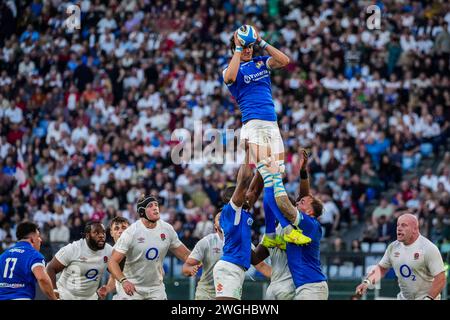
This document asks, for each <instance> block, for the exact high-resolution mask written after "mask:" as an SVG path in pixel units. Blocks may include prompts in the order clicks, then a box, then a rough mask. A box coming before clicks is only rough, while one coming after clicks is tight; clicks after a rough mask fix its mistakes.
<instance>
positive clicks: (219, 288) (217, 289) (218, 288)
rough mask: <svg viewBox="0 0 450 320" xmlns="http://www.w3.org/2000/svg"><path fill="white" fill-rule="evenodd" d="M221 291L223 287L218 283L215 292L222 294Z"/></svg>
mask: <svg viewBox="0 0 450 320" xmlns="http://www.w3.org/2000/svg"><path fill="white" fill-rule="evenodd" d="M222 290H223V285H222V284H221V283H219V284H218V285H217V287H216V291H217V292H222Z"/></svg>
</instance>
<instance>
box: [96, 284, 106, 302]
mask: <svg viewBox="0 0 450 320" xmlns="http://www.w3.org/2000/svg"><path fill="white" fill-rule="evenodd" d="M107 294H108V289H107V288H106V286H105V285H103V286H101V287H100V288H99V289H98V290H97V295H98V297H99V298H100V299H101V300H103V299H105V298H106V295H107Z"/></svg>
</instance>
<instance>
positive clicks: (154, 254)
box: [145, 248, 159, 261]
mask: <svg viewBox="0 0 450 320" xmlns="http://www.w3.org/2000/svg"><path fill="white" fill-rule="evenodd" d="M158 254H159V251H158V249H156V248H150V249H148V250H147V252H146V253H145V257H146V258H147V260H150V261H153V260H155V259H156V258H158Z"/></svg>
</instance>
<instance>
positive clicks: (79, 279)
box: [47, 222, 112, 300]
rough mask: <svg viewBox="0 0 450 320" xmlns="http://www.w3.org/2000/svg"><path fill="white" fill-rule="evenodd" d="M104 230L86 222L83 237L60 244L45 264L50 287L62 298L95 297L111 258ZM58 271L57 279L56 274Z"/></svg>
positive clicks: (110, 250) (97, 223)
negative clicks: (51, 284) (58, 248)
mask: <svg viewBox="0 0 450 320" xmlns="http://www.w3.org/2000/svg"><path fill="white" fill-rule="evenodd" d="M111 253H112V247H111V246H110V245H109V244H107V243H106V230H105V227H104V226H103V225H102V224H101V223H100V222H88V223H87V225H86V227H85V229H84V238H83V239H80V240H78V241H74V242H72V243H70V244H68V245H66V246H65V247H62V248H61V249H60V250H59V251H58V252H57V253H56V255H55V256H54V257H53V259H52V260H51V261H50V263H49V264H48V266H47V272H48V274H49V276H50V278H51V279H52V283H53V288H54V289H55V292H56V293H57V294H58V295H59V298H60V299H62V300H97V299H98V296H97V289H98V287H99V284H100V281H101V279H102V277H103V273H104V272H105V271H106V268H107V263H108V260H109V258H110V257H111ZM60 272H62V273H61V276H60V277H59V279H58V281H56V275H57V274H58V273H60Z"/></svg>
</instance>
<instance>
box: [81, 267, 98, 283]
mask: <svg viewBox="0 0 450 320" xmlns="http://www.w3.org/2000/svg"><path fill="white" fill-rule="evenodd" d="M84 276H85V277H86V278H87V279H89V280H93V281H97V279H96V278H97V276H98V270H97V269H89V270H88V271H87V272H86V274H85V275H84Z"/></svg>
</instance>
